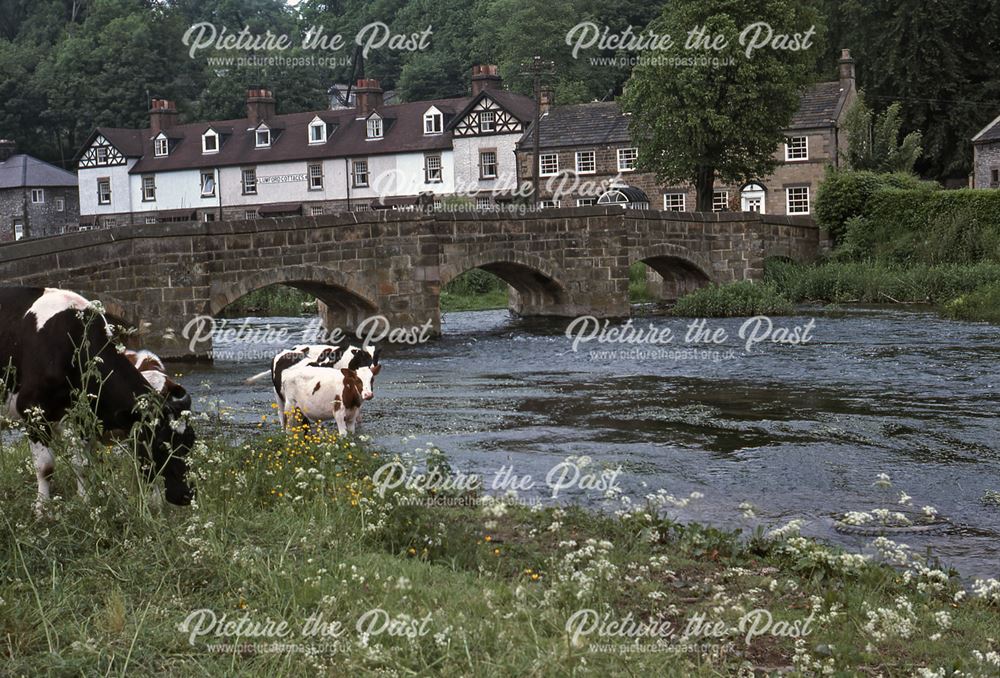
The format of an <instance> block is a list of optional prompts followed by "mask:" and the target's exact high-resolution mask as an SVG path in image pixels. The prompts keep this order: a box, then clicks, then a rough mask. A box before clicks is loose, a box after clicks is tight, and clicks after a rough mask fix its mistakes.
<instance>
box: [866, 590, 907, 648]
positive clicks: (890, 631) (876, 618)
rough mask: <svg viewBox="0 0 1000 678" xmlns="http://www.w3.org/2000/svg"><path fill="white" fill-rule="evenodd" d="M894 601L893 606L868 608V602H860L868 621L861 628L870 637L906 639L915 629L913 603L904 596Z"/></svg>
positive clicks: (877, 638) (875, 638)
mask: <svg viewBox="0 0 1000 678" xmlns="http://www.w3.org/2000/svg"><path fill="white" fill-rule="evenodd" d="M895 603H896V605H895V607H879V608H875V609H872V608H870V607H869V606H868V603H862V609H863V610H864V612H865V616H866V617H867V619H868V621H866V622H865V624H864V625H863V626H862V627H861V628H862V630H863V631H864V632H865V633H867V634H868V635H869V636H871V638H872V639H874V640H876V641H883V640H886V639H887V638H901V639H903V640H906V639H907V638H909V637H910V636H912V635H913V632H914V631H916V628H917V615H916V613H914V612H913V603H911V602H910V601H909V600H907V599H906V597H905V596H899V597H898V598H896V600H895Z"/></svg>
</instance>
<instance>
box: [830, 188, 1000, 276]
mask: <svg viewBox="0 0 1000 678" xmlns="http://www.w3.org/2000/svg"><path fill="white" fill-rule="evenodd" d="M845 240H846V245H847V249H848V250H849V251H852V252H857V253H863V254H864V255H865V256H870V257H874V258H877V259H882V260H885V261H891V262H897V263H926V264H943V263H974V262H979V261H1000V192H998V191H991V190H974V189H963V190H957V191H926V190H885V191H881V192H879V193H878V194H877V195H874V196H872V197H871V199H870V201H869V202H868V206H867V208H866V213H865V216H864V218H863V219H860V220H852V221H851V222H850V224H849V225H848V228H847V236H846V239H845Z"/></svg>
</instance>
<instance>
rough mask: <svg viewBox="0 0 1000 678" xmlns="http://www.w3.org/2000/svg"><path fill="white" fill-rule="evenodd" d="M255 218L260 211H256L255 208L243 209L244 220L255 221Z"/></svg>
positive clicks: (257, 217) (258, 215) (258, 217)
mask: <svg viewBox="0 0 1000 678" xmlns="http://www.w3.org/2000/svg"><path fill="white" fill-rule="evenodd" d="M257 219H260V212H258V211H257V210H256V209H252V210H243V220H244V221H255V220H257Z"/></svg>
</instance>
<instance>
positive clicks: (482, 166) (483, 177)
mask: <svg viewBox="0 0 1000 678" xmlns="http://www.w3.org/2000/svg"><path fill="white" fill-rule="evenodd" d="M487 155H492V156H493V162H491V163H486V162H484V157H485V156H487ZM498 163H499V156H498V155H497V149H495V148H480V149H479V180H480V181H492V180H494V179H496V178H497V176H498V174H499V172H500V167H499V164H498ZM487 165H492V167H493V174H486V167H487Z"/></svg>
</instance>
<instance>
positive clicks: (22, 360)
mask: <svg viewBox="0 0 1000 678" xmlns="http://www.w3.org/2000/svg"><path fill="white" fill-rule="evenodd" d="M113 336H114V332H113V328H112V326H111V324H110V323H109V322H108V320H107V319H106V318H105V317H104V314H103V312H102V311H101V309H100V307H99V306H98V305H96V304H92V303H91V302H90V301H88V300H87V299H85V298H84V297H82V296H80V295H79V294H76V293H75V292H70V291H68V290H60V289H52V288H41V287H0V370H2V377H3V379H2V385H3V393H4V394H5V396H6V398H5V400H6V407H7V410H8V412H9V413H10V415H11V416H12V417H13V418H15V419H20V420H22V421H24V422H25V424H26V429H27V434H28V441H29V446H30V447H31V452H32V456H33V457H34V463H35V474H36V477H37V480H38V500H37V502H36V508H37V510H39V511H40V510H41V509H42V508H43V507H44V504H45V502H46V501H47V500H48V499H49V498H50V496H51V489H50V480H51V477H52V474H53V471H54V465H55V457H54V455H53V453H52V450H51V449H50V445H51V442H52V440H53V437H54V436H55V435H57V434H59V433H60V432H61V431H62V429H63V426H62V425H61V423H62V422H63V420H64V417H65V416H66V414H67V413H68V412H69V411H70V409H71V408H72V407H73V406H74V394H77V393H79V394H81V395H83V397H85V398H86V402H87V403H88V404H87V408H88V409H89V411H90V412H91V413H92V414H93V416H94V417H95V419H96V421H97V422H98V423H99V424H100V428H101V430H102V432H103V433H104V434H105V435H107V436H128V435H131V434H133V433H134V434H135V436H136V441H137V443H138V445H137V453H138V454H139V457H140V458H139V463H140V467H141V468H142V470H143V472H144V475H145V477H146V480H147V481H149V482H152V481H154V480H155V479H156V478H157V476H161V475H162V476H163V480H164V486H165V489H166V499H167V501H168V502H170V503H171V504H175V505H179V506H185V505H188V504H190V503H191V500H192V499H193V497H194V489H193V488H192V486H191V485H190V484H189V481H188V477H187V476H188V466H187V462H186V461H185V457H186V455H187V453H188V452H189V451H190V449H191V447H192V446H193V445H194V442H195V434H194V431H193V429H192V427H191V426H190V425H189V424H188V423H187V422H186V414H187V410H188V409H189V408H190V405H191V398H190V396H188V394H187V393H186V392H185V391H184V389H183V388H182V387H180V386H179V385H176V384H173V383H172V382H171V384H173V385H172V386H167V384H166V382H162V384H161V386H159V387H158V386H157V379H156V378H147V377H144V376H143V375H144V372H142V371H140V369H137V367H136V365H134V364H133V363H132V362H131V361H130V360H129V358H128V357H127V355H126V353H125V351H124V348H123V347H120V346H117V345H116V344H115V342H114V339H113ZM139 355H142V356H143V359H142V361H143V362H144V361H150V363H147V364H151V360H150V356H152V354H148V353H145V352H142V353H140V354H136V356H137V357H138V356H139ZM152 357H153V358H155V356H152ZM156 363H157V364H158V367H157V369H158V370H159V371H160V372H161V373H162V376H163V377H164V378H165V377H166V375H165V371H164V370H163V369H162V362H160V361H159V358H156ZM141 364H142V362H140V365H141ZM146 372H149V370H146ZM150 379H152V380H150ZM164 389H166V390H164ZM147 404H148V405H147ZM147 406H151V407H152V408H153V410H152V412H151V413H150V412H146V413H144V412H143V408H144V407H147ZM139 424H142V425H139ZM85 442H86V443H88V444H90V445H93V444H94V443H95V442H96V441H95V440H87V441H85ZM73 462H74V463H73V467H74V471H75V472H76V475H77V490H78V492H79V493H80V494H84V491H85V487H84V484H83V478H82V470H83V468H82V467H83V464H84V460H83V458H82V456H80V455H78V454H75V455H74V460H73Z"/></svg>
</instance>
